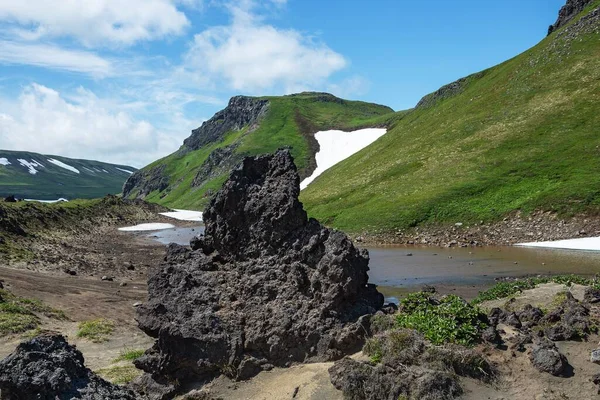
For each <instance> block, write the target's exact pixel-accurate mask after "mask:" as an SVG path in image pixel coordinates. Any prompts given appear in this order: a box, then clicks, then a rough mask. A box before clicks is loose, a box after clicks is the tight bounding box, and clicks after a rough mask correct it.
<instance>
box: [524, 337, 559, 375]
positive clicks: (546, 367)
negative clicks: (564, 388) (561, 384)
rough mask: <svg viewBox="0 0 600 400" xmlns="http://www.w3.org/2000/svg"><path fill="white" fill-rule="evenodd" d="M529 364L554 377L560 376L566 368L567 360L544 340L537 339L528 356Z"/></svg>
mask: <svg viewBox="0 0 600 400" xmlns="http://www.w3.org/2000/svg"><path fill="white" fill-rule="evenodd" d="M529 359H530V360H531V363H532V364H533V366H534V367H535V368H537V369H538V371H541V372H547V373H549V374H552V375H554V376H559V375H561V374H562V373H563V372H564V371H565V368H566V367H567V365H568V363H567V358H566V357H565V356H564V355H563V354H561V353H560V351H558V348H557V347H556V345H555V344H554V343H553V342H551V341H550V340H548V339H546V338H541V339H538V340H537V341H536V342H535V343H534V345H533V349H532V350H531V355H530V356H529Z"/></svg>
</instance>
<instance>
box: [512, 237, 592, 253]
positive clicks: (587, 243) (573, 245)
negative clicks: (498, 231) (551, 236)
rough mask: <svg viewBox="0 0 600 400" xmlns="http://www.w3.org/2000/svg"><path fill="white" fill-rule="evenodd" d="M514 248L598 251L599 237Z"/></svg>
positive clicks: (538, 243)
mask: <svg viewBox="0 0 600 400" xmlns="http://www.w3.org/2000/svg"><path fill="white" fill-rule="evenodd" d="M515 246H521V247H545V248H553V249H569V250H595V251H598V250H600V237H587V238H581V239H566V240H556V241H553V242H532V243H519V244H516V245H515Z"/></svg>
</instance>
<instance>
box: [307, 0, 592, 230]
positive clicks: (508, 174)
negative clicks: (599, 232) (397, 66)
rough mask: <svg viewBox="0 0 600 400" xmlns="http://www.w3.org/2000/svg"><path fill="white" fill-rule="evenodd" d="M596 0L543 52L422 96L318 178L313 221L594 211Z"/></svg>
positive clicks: (403, 223)
mask: <svg viewBox="0 0 600 400" xmlns="http://www.w3.org/2000/svg"><path fill="white" fill-rule="evenodd" d="M599 7H600V1H599V0H593V1H590V2H589V4H588V5H587V7H586V8H585V10H584V11H583V12H581V13H580V14H579V15H577V16H576V17H575V18H573V19H570V20H569V21H568V23H567V24H566V25H565V26H563V27H561V28H560V29H559V30H557V31H555V32H553V33H552V34H551V35H550V36H548V37H547V38H546V39H544V40H543V41H542V42H541V43H540V44H538V45H537V46H535V47H534V48H532V49H530V50H529V51H526V52H525V53H523V54H521V55H519V56H518V57H515V58H514V59H511V60H509V61H507V62H505V63H503V64H500V65H498V66H496V67H493V68H490V69H488V70H486V71H483V72H480V73H478V74H475V75H472V76H470V77H468V78H466V79H464V80H461V81H458V82H455V83H453V84H451V85H448V86H446V87H444V88H442V89H440V90H439V91H438V92H436V93H434V94H432V95H429V96H426V97H425V98H424V99H423V101H421V102H420V104H419V106H418V107H416V108H415V109H414V110H411V111H410V112H408V113H406V114H404V115H399V116H398V120H397V121H396V122H394V124H393V125H392V126H391V127H390V129H389V131H388V134H387V135H385V136H383V137H382V138H380V139H379V140H378V141H376V142H375V143H373V144H372V145H370V146H369V147H367V148H365V149H363V150H362V151H361V152H359V153H357V154H355V155H353V156H352V157H350V158H348V159H347V160H345V161H343V162H341V163H339V164H337V165H336V166H334V167H333V168H331V169H330V170H328V171H327V172H325V173H324V174H323V175H321V176H320V177H319V178H317V179H316V180H315V181H314V182H313V183H312V184H311V185H310V186H309V187H308V188H307V189H306V190H305V191H303V193H302V195H301V200H302V201H303V202H304V204H305V206H306V207H307V209H308V210H309V212H310V214H311V215H312V216H314V217H316V218H318V219H320V220H321V221H323V222H325V223H327V224H330V225H332V226H334V227H337V228H340V229H344V230H347V231H350V232H363V231H373V230H374V229H377V230H384V231H391V230H393V229H398V228H407V227H413V226H417V225H427V224H439V223H441V224H444V223H456V222H463V223H472V222H479V221H480V220H485V221H486V222H489V221H493V220H498V219H500V218H502V217H503V216H505V215H507V214H509V213H511V212H514V211H515V210H521V211H523V212H526V213H527V212H531V211H533V210H548V211H554V212H559V213H562V214H570V213H578V212H586V213H597V212H598V211H599V210H600V130H599V129H600V128H599V127H600V9H599Z"/></svg>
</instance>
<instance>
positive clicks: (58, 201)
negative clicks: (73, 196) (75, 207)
mask: <svg viewBox="0 0 600 400" xmlns="http://www.w3.org/2000/svg"><path fill="white" fill-rule="evenodd" d="M25 201H37V202H39V203H48V204H52V203H62V202H66V201H69V200H67V199H65V198H64V197H61V198H60V199H56V200H38V199H25Z"/></svg>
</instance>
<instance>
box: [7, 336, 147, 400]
mask: <svg viewBox="0 0 600 400" xmlns="http://www.w3.org/2000/svg"><path fill="white" fill-rule="evenodd" d="M83 362H84V360H83V356H82V355H81V352H80V351H79V350H77V349H76V348H75V347H73V346H71V345H69V344H68V343H67V341H66V340H65V338H64V337H63V336H61V335H43V336H38V337H37V338H34V339H32V340H30V341H28V342H24V343H21V344H20V345H19V346H18V347H17V349H16V350H15V352H14V353H12V354H11V355H9V356H8V357H6V358H5V359H4V360H2V361H0V398H2V399H3V400H29V399H36V400H67V399H87V400H112V399H114V400H134V399H137V397H136V395H135V394H134V393H133V392H132V391H130V390H127V389H124V388H122V387H119V386H117V385H113V384H112V383H109V382H106V381H105V380H103V379H101V378H100V377H98V376H97V375H96V374H94V373H93V372H92V371H90V370H89V369H88V368H86V367H85V366H84V365H83Z"/></svg>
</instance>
